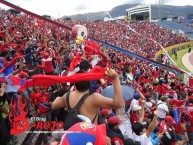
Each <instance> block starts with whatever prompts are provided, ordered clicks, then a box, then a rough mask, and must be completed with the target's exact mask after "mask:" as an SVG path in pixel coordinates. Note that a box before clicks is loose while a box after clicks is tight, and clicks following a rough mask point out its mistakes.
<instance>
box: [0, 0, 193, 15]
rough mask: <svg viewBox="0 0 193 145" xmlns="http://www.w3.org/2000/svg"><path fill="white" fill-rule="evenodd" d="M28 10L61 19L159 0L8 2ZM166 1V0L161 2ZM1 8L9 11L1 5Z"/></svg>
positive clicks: (170, 1)
mask: <svg viewBox="0 0 193 145" xmlns="http://www.w3.org/2000/svg"><path fill="white" fill-rule="evenodd" d="M7 1H9V2H11V3H13V4H15V5H17V6H20V7H22V8H24V9H26V10H29V11H31V12H34V13H36V14H39V15H44V14H47V15H50V16H52V17H54V18H60V17H62V16H64V15H73V14H83V13H87V12H98V11H109V10H111V9H112V8H113V7H115V6H118V5H121V4H125V3H128V4H131V3H132V4H133V3H143V4H158V3H159V0H7ZM160 1H164V0H160ZM162 3H164V4H167V5H178V6H184V5H193V0H165V1H164V2H162ZM0 7H1V8H5V9H8V8H7V7H6V6H5V5H2V4H1V3H0Z"/></svg>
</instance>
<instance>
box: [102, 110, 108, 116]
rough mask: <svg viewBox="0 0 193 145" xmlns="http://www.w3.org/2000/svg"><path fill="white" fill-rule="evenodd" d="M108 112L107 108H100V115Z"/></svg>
mask: <svg viewBox="0 0 193 145" xmlns="http://www.w3.org/2000/svg"><path fill="white" fill-rule="evenodd" d="M108 112H109V111H108V109H102V110H101V114H102V115H107V114H108Z"/></svg>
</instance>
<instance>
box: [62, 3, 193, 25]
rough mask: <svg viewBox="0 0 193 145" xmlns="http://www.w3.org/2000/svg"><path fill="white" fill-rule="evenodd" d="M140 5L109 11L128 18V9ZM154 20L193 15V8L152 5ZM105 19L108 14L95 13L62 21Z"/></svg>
mask: <svg viewBox="0 0 193 145" xmlns="http://www.w3.org/2000/svg"><path fill="white" fill-rule="evenodd" d="M137 5H139V4H123V5H119V6H116V7H114V8H113V9H112V10H110V11H108V12H109V14H110V15H111V17H118V16H126V15H127V13H126V9H129V8H132V7H135V6H137ZM151 10H152V19H157V18H158V17H159V12H160V14H161V17H169V18H172V17H175V16H187V15H188V14H192V13H193V6H189V5H188V6H171V5H162V6H161V7H159V5H152V6H151ZM104 17H108V14H107V12H105V11H101V12H95V13H85V14H77V15H70V16H63V17H62V18H61V19H65V18H70V19H73V20H89V21H96V20H102V21H103V20H104Z"/></svg>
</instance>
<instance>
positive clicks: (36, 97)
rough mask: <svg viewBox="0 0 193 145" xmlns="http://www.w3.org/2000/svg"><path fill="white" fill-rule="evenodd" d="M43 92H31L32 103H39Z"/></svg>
mask: <svg viewBox="0 0 193 145" xmlns="http://www.w3.org/2000/svg"><path fill="white" fill-rule="evenodd" d="M41 95H42V94H41V92H40V91H39V92H32V93H31V94H30V100H31V104H34V105H37V104H38V102H37V99H38V98H39V97H41Z"/></svg>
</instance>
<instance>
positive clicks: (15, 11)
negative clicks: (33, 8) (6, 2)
mask: <svg viewBox="0 0 193 145" xmlns="http://www.w3.org/2000/svg"><path fill="white" fill-rule="evenodd" d="M7 11H8V12H10V13H11V14H16V15H17V14H20V13H21V12H20V11H18V10H15V9H9V10H7Z"/></svg>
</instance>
